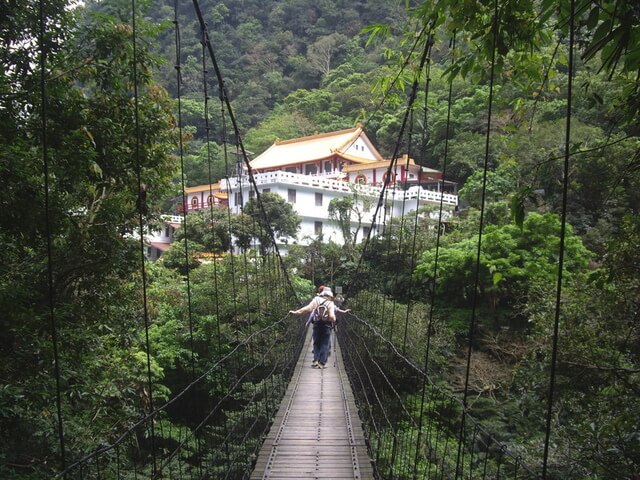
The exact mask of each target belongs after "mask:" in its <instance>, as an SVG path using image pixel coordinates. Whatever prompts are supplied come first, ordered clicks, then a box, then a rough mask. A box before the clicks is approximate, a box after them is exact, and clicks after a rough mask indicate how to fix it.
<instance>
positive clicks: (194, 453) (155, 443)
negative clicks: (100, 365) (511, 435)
mask: <svg viewBox="0 0 640 480" xmlns="http://www.w3.org/2000/svg"><path fill="white" fill-rule="evenodd" d="M193 4H194V11H195V15H196V16H197V17H198V19H199V22H200V25H201V32H200V34H201V37H202V47H203V49H202V54H203V55H202V64H203V67H202V75H203V78H204V81H203V99H204V104H205V111H204V112H203V113H204V119H205V123H206V132H207V136H209V132H210V130H211V128H210V125H209V121H210V120H209V118H210V115H209V111H210V109H211V106H210V95H209V91H208V88H209V87H208V85H209V80H210V79H208V78H207V73H208V71H209V68H210V67H212V68H213V71H214V73H215V79H214V81H215V83H216V84H217V86H218V87H217V92H216V93H217V95H218V98H219V99H220V104H221V105H220V106H221V110H222V111H223V112H224V120H223V121H224V122H228V124H227V123H225V130H224V131H225V135H227V133H226V128H227V127H229V129H230V130H231V134H230V135H228V136H229V137H231V136H232V137H233V138H234V139H235V142H236V144H235V147H236V149H237V150H238V151H239V152H241V154H242V156H243V157H244V160H245V167H246V169H247V174H248V176H249V179H250V180H251V178H252V177H251V175H252V172H251V167H250V164H249V161H248V159H247V155H246V152H245V150H244V146H243V144H242V141H241V138H242V136H241V134H240V131H239V129H238V126H237V123H236V120H235V118H234V115H233V110H232V107H231V103H230V99H229V97H228V95H227V92H226V89H225V86H224V76H223V72H222V70H221V69H220V67H219V65H218V63H217V61H216V53H215V51H214V45H212V43H211V42H210V41H209V38H208V32H207V26H206V20H205V18H204V16H203V14H202V12H201V10H200V7H199V5H198V2H197V0H194V1H193ZM495 5H496V10H495V14H494V18H493V24H492V25H493V29H494V30H495V29H496V28H497V21H498V14H499V12H498V2H497V1H496V2H495ZM136 15H137V13H136V10H135V2H134V3H133V8H132V22H131V23H132V29H133V42H134V51H135V41H136ZM174 26H175V32H176V71H177V76H176V83H177V91H178V93H179V92H180V81H181V77H180V69H181V65H180V29H179V21H178V15H177V13H176V16H175V19H174ZM571 33H572V35H573V32H571ZM433 34H434V33H433V31H432V29H431V28H430V26H428V25H426V26H425V27H424V28H423V30H422V31H421V32H420V34H419V35H418V36H417V40H416V45H414V48H415V47H416V46H418V45H421V46H422V47H423V48H424V50H423V52H422V55H421V58H420V65H419V66H418V71H421V72H426V77H425V78H427V79H428V75H429V72H428V69H429V65H430V55H431V46H432V45H433V41H432V36H433ZM494 37H495V34H494ZM571 42H573V37H572V38H571ZM571 45H573V44H571ZM494 51H495V44H494ZM571 51H572V50H570V52H571ZM569 62H570V63H569V71H572V69H573V64H572V63H571V62H572V58H570V60H569ZM43 64H45V65H46V58H45V62H43ZM494 64H495V58H494V62H493V64H492V65H491V80H490V82H491V83H490V87H491V90H490V96H489V104H488V106H487V113H488V114H487V117H488V120H487V134H486V152H485V162H484V168H485V175H486V169H487V158H488V152H489V143H490V136H489V131H490V129H491V121H492V116H491V107H492V93H493V68H494ZM134 68H135V62H134ZM43 69H44V68H43ZM135 75H136V74H135V73H134V76H135ZM419 81H420V80H419V79H418V78H416V79H415V81H414V83H413V85H412V89H411V91H410V94H409V99H408V105H407V108H406V114H405V115H404V118H403V123H402V125H401V128H400V130H399V132H398V142H397V144H396V149H395V151H394V154H393V162H394V163H395V162H397V161H398V159H399V158H400V157H401V155H400V153H401V152H400V148H401V144H402V139H403V138H405V137H406V136H407V135H410V134H411V133H412V132H411V131H409V127H408V125H409V124H410V123H411V122H410V117H411V115H412V114H413V108H414V102H415V98H416V93H417V89H418V86H419ZM569 82H571V75H569ZM43 84H44V82H43ZM569 91H570V90H569ZM46 94H47V91H46V85H45V86H43V91H42V95H43V97H46ZM134 95H137V91H136V92H134ZM450 95H451V92H450ZM569 98H570V94H569ZM136 101H137V99H136ZM43 104H46V102H45V101H43ZM570 108H571V105H570V100H569V105H568V115H567V117H568V118H569V119H570V118H571V110H570ZM449 113H450V112H449ZM176 116H177V119H178V128H181V111H180V96H178V112H177V115H176ZM43 122H44V124H43V129H44V130H45V131H46V128H47V125H46V115H43ZM447 134H448V126H447ZM136 135H138V136H139V135H140V132H139V131H138V132H136ZM567 135H568V136H569V135H570V125H567ZM43 136H44V138H45V139H46V135H43ZM182 138H183V135H182V132H181V134H180V158H181V160H182V161H183V162H184V154H183V146H182ZM224 141H225V148H226V143H227V141H228V139H227V138H225V139H224ZM409 143H410V142H409ZM567 145H569V137H567ZM567 148H568V147H567ZM44 150H45V153H44V162H45V165H46V162H47V161H48V159H47V153H46V148H45V149H44ZM445 156H446V153H445ZM409 157H410V155H407V161H408V159H409ZM566 161H567V162H568V150H567V158H566ZM140 164H141V161H140V159H139V158H138V167H139V172H138V188H139V191H140V194H141V196H142V191H143V179H142V176H141V171H142V170H141V167H140ZM566 165H567V163H565V168H566ZM228 169H229V172H232V171H233V169H232V168H229V167H228ZM390 169H391V166H390ZM443 173H444V175H445V177H446V158H445V169H444V172H443ZM229 174H230V175H232V173H229ZM566 177H567V176H566V175H565V178H566ZM183 179H184V175H183ZM210 180H211V181H210V183H213V179H210ZM443 181H444V180H443ZM182 187H183V191H184V189H185V185H184V181H183V186H182ZM251 188H252V189H253V191H254V193H255V197H256V199H257V201H258V204H259V205H261V204H260V193H261V192H260V190H259V189H258V188H257V186H256V185H255V182H254V181H251ZM391 188H396V187H391V186H390V185H389V184H385V188H384V189H383V190H382V192H381V194H380V199H379V202H378V204H377V206H376V210H375V213H374V215H373V216H374V223H375V224H382V225H383V229H382V230H383V232H386V235H384V234H383V238H390V237H391V236H392V235H391V234H390V233H389V232H390V231H391V229H393V228H395V227H396V226H397V223H398V222H396V223H395V225H394V222H393V221H391V220H376V219H379V218H380V214H381V213H382V212H381V210H382V207H383V205H384V203H385V199H386V196H387V195H389V191H390V189H391ZM565 189H566V185H565ZM483 195H484V192H483ZM441 198H442V197H441ZM483 198H484V197H483ZM565 201H566V199H565ZM439 207H440V208H439V217H438V220H439V222H442V218H443V204H442V202H440V205H439ZM141 208H142V206H141ZM187 210H188V208H183V219H182V221H183V228H185V229H188V228H189V218H188V214H187ZM262 213H263V215H264V218H265V224H266V225H268V224H269V222H268V219H267V216H266V212H264V209H263V211H262ZM482 215H484V211H483V212H482V213H481V217H480V230H479V232H478V237H479V241H478V257H477V265H478V266H477V268H476V271H475V275H476V277H475V282H476V283H475V288H474V289H473V291H474V292H477V290H478V284H477V282H478V268H479V264H480V251H481V248H482V247H481V242H482V233H483V232H482V228H483V217H482ZM417 218H418V217H417V216H415V222H417ZM396 220H398V219H396ZM386 222H388V223H386ZM212 223H215V222H213V221H212ZM144 227H145V225H144V221H143V215H142V212H141V214H140V231H141V232H142V231H144ZM406 227H407V226H406V225H402V228H406ZM413 228H414V232H415V228H416V227H415V225H414V227H413ZM373 231H374V229H373V228H371V229H369V230H368V235H367V238H366V239H365V240H364V246H363V254H362V256H361V257H360V260H359V263H358V264H357V266H356V267H355V268H354V272H353V280H352V283H351V284H350V285H349V289H348V290H347V295H346V298H347V301H348V302H349V306H350V308H351V309H352V310H353V313H349V314H344V315H343V316H342V317H341V318H340V319H339V322H338V327H337V330H336V332H335V333H334V343H333V349H332V350H333V351H332V354H331V357H330V362H329V364H328V367H327V368H326V369H322V370H319V369H314V368H312V366H311V356H310V350H311V336H310V332H309V331H308V329H307V328H306V327H305V325H304V321H302V320H301V319H298V318H295V317H293V316H291V315H289V314H287V313H286V312H287V311H288V308H291V307H294V306H296V305H300V304H301V302H302V300H301V299H300V298H298V295H297V293H296V290H295V289H294V288H293V286H292V282H291V279H290V278H289V275H288V272H287V268H286V265H285V262H284V261H283V258H282V256H281V255H280V252H279V251H278V247H277V245H278V244H277V242H276V240H275V238H273V232H271V236H272V239H273V242H272V244H273V246H274V251H273V252H271V253H268V254H266V255H261V256H258V254H257V253H248V252H246V251H245V252H240V253H237V252H233V251H230V252H229V253H228V255H227V256H226V260H225V263H224V265H223V264H222V263H220V265H219V264H218V263H219V262H217V261H214V262H213V263H212V267H211V269H210V273H211V285H213V287H212V292H213V295H212V297H213V301H212V309H213V310H214V313H215V314H216V315H217V316H218V317H219V316H220V315H221V313H220V311H219V310H220V308H221V306H220V303H219V301H218V298H219V297H220V296H222V295H227V296H229V297H230V298H233V311H232V312H231V313H230V317H232V318H233V319H234V321H236V322H238V323H239V324H241V325H242V327H241V328H240V327H238V328H237V329H236V330H235V331H234V333H233V334H231V333H229V332H223V331H222V330H221V327H220V324H219V323H218V325H217V326H216V328H217V331H216V332H215V333H216V338H217V344H215V343H216V342H214V345H213V347H212V348H215V349H217V352H216V355H215V360H214V361H211V362H209V363H207V364H206V365H203V364H198V365H197V368H196V363H197V360H196V359H195V358H194V355H193V351H192V352H191V355H192V361H193V362H194V366H193V374H192V376H191V377H190V378H188V379H184V382H183V383H184V385H183V388H182V389H181V390H180V391H179V392H174V393H171V394H170V395H169V396H168V398H163V397H162V396H161V395H160V394H158V393H157V392H156V385H155V382H154V380H153V379H152V375H151V367H150V363H151V362H150V360H149V357H147V366H148V375H147V379H146V386H145V392H146V393H147V396H146V397H145V402H144V403H145V405H146V410H145V411H144V412H143V414H141V415H140V418H139V420H137V421H136V422H135V423H134V424H133V425H128V426H127V428H126V429H123V431H122V432H120V433H119V434H118V435H116V436H115V437H114V436H112V437H110V438H108V439H107V440H105V441H103V442H101V443H100V444H98V445H96V447H95V449H93V450H92V451H90V452H84V454H79V453H78V452H73V453H70V452H69V449H68V444H66V443H65V441H64V440H65V432H64V419H63V418H62V413H61V409H60V408H59V409H58V412H57V413H58V417H59V420H60V421H59V425H58V426H59V428H58V434H59V437H60V451H61V454H60V459H61V460H60V468H59V469H58V474H57V476H56V478H64V479H80V478H86V479H131V478H135V479H138V478H139V479H147V478H149V479H168V478H172V479H173V478H175V479H209V478H211V479H347V478H350V479H351V478H353V479H361V480H367V479H374V478H383V479H414V480H415V479H453V478H455V479H458V478H460V479H462V478H469V479H479V478H512V479H533V478H540V477H542V478H546V470H547V458H548V450H549V432H550V429H551V422H550V418H551V411H552V408H553V388H554V377H553V376H554V368H555V364H554V363H553V362H555V354H556V351H557V345H556V343H555V342H556V341H557V326H558V315H559V314H557V315H556V323H555V328H556V331H555V336H554V345H553V347H552V351H553V353H554V355H553V359H552V364H551V365H550V372H551V377H550V386H549V395H548V398H547V399H545V401H546V402H547V404H548V412H547V424H546V439H545V443H544V447H543V451H541V452H539V456H540V457H542V458H543V460H542V461H541V462H540V465H536V466H531V465H528V464H527V463H526V462H525V461H524V460H523V459H522V457H521V455H520V453H521V452H518V451H516V450H513V449H512V448H510V446H509V445H508V444H505V443H503V442H501V441H499V440H498V439H496V438H495V437H494V435H493V434H492V432H491V431H490V429H488V428H486V427H485V426H483V424H482V422H480V421H478V420H476V419H475V418H473V416H472V415H471V410H470V408H469V370H470V364H471V352H472V345H473V341H474V334H475V333H476V329H477V313H476V305H477V301H476V299H475V298H474V303H473V305H474V306H473V311H472V313H471V318H470V330H469V332H468V335H467V337H466V339H465V344H466V345H467V346H468V353H467V359H466V372H465V375H464V376H465V382H464V388H463V389H462V392H455V393H454V392H453V391H452V390H450V389H448V388H447V387H446V386H443V385H441V384H440V383H439V382H438V381H436V380H434V379H433V378H432V375H431V374H430V369H429V366H430V360H431V359H430V341H431V337H430V332H431V331H432V330H433V325H432V321H433V314H434V309H435V308H436V306H437V304H438V301H437V299H436V298H435V290H436V289H435V286H434V285H432V286H431V288H429V289H427V290H425V292H424V298H425V300H426V303H427V304H428V305H429V309H427V311H426V313H425V316H424V323H423V324H422V325H421V327H422V328H423V329H424V331H422V332H417V331H415V330H412V327H411V326H410V325H409V317H410V312H411V311H412V309H413V307H414V305H411V303H410V302H409V304H404V305H402V304H400V303H397V302H396V301H395V300H393V299H390V298H387V297H385V296H384V295H380V294H374V293H369V292H368V291H367V285H366V283H363V282H366V279H367V278H370V276H369V275H365V274H364V271H365V269H366V267H365V266H364V262H363V258H364V257H365V256H366V255H367V254H368V252H369V250H368V246H369V245H370V244H371V243H372V242H373V241H374V240H375V239H374V238H373V233H372V232H373ZM436 231H438V232H440V231H441V228H440V226H438V227H437V229H436ZM563 234H564V229H563ZM229 235H231V233H230V229H229ZM399 238H401V240H400V242H399V244H398V243H395V244H394V245H393V246H392V247H391V246H390V247H389V248H393V249H397V250H398V253H401V254H402V256H403V258H407V259H409V261H410V263H411V265H410V267H411V268H413V267H415V262H416V251H415V235H414V236H413V237H412V236H411V235H407V236H404V237H403V235H401V234H400V235H399ZM412 241H413V244H412ZM439 242H440V236H439V234H438V238H437V245H436V252H437V249H438V246H439ZM390 245H391V244H390ZM144 248H145V246H144V238H143V236H142V233H141V234H140V252H141V259H142V260H141V269H142V275H141V277H142V278H143V281H144V280H145V279H146V275H145V270H144V269H145V266H144V264H145V262H144ZM188 248H189V245H188V242H185V258H187V262H188V258H189V251H188ZM560 248H561V250H560V252H559V254H560V265H559V269H558V272H559V273H558V276H559V279H558V289H559V290H560V288H561V284H562V279H561V274H562V269H563V266H562V258H563V257H562V248H563V238H561V241H560ZM252 255H253V256H252ZM436 255H437V253H436ZM49 261H51V258H49ZM437 265H438V264H437V262H436V267H435V269H436V271H435V272H434V278H437ZM186 285H187V290H188V289H189V288H190V279H189V272H188V269H187V277H186ZM255 286H260V287H262V288H264V289H265V290H266V289H268V290H269V291H270V292H271V294H269V295H268V296H262V297H260V296H259V294H258V293H257V292H258V291H260V288H254V287H255ZM51 288H52V289H53V286H52V285H51ZM474 295H475V293H474ZM187 297H189V295H187ZM558 303H559V294H558ZM191 309H192V308H191V305H189V309H188V310H189V312H191ZM52 311H53V309H52ZM558 311H559V304H558ZM143 317H144V322H145V326H146V329H147V332H148V328H149V323H150V317H151V313H150V312H149V311H148V309H147V303H146V298H145V302H144V312H143ZM55 321H56V318H55V315H54V314H53V313H52V325H53V328H54V330H55ZM189 322H191V319H190V318H189ZM385 322H387V323H386V327H387V328H386V329H384V328H382V327H383V326H384V325H385ZM389 322H392V323H391V326H390V329H389ZM394 322H395V323H394ZM190 329H191V326H190ZM389 332H390V333H389ZM223 335H226V336H227V339H228V341H227V342H225V343H223V342H221V340H220V339H221V338H222V336H223ZM53 338H54V342H55V341H56V337H55V335H53ZM192 342H193V339H192ZM410 344H413V345H414V347H415V345H416V344H417V345H419V347H418V348H417V349H416V348H413V349H410V348H409V345H410ZM152 349H153V347H152V345H150V344H149V336H148V334H147V344H146V352H147V355H149V352H150V351H151V350H152ZM410 350H411V351H414V352H415V351H416V350H417V351H421V352H424V354H423V356H422V357H420V356H418V357H417V358H416V357H415V355H412V354H411V353H410ZM56 362H57V359H56ZM58 388H59V387H58ZM160 399H162V400H160ZM59 403H60V392H59V391H58V404H59ZM176 419H178V421H176Z"/></svg>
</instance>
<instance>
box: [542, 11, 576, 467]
mask: <svg viewBox="0 0 640 480" xmlns="http://www.w3.org/2000/svg"><path fill="white" fill-rule="evenodd" d="M569 5H570V13H569V65H568V69H569V72H568V74H567V75H568V76H567V121H566V125H565V145H564V170H563V179H562V213H561V223H560V246H559V253H558V255H559V258H558V281H557V284H556V304H555V317H554V322H553V345H552V347H551V373H550V378H549V395H548V398H547V415H546V428H545V437H544V453H543V458H542V478H543V480H544V479H546V478H547V469H548V462H549V441H550V437H551V414H552V411H553V396H554V392H555V384H556V364H557V359H558V336H559V329H560V302H561V299H562V278H563V275H562V274H563V268H564V250H565V236H566V231H567V193H568V190H569V156H570V150H571V143H570V142H571V113H572V111H571V108H572V92H573V69H574V57H573V55H574V54H573V49H574V43H575V31H574V30H575V28H574V22H575V0H570V1H569Z"/></svg>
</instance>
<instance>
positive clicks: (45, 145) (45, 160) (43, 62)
mask: <svg viewBox="0 0 640 480" xmlns="http://www.w3.org/2000/svg"><path fill="white" fill-rule="evenodd" d="M44 2H45V0H40V2H39V3H38V8H39V16H40V25H39V28H40V30H39V39H38V43H39V44H40V101H41V102H42V111H41V115H42V118H41V121H42V124H41V128H42V132H41V137H42V169H43V177H44V215H45V219H44V220H45V222H44V223H45V235H46V237H47V295H48V303H49V305H48V306H49V323H50V325H51V346H52V349H53V370H54V376H55V381H56V411H57V416H58V419H57V420H58V425H57V428H58V440H59V444H60V466H61V470H64V469H65V467H66V458H65V457H66V455H65V440H64V423H63V421H62V395H61V391H60V388H61V387H60V357H59V355H58V331H57V326H56V315H55V307H54V300H53V288H54V287H53V246H52V243H53V242H52V235H53V233H52V231H51V205H50V198H49V197H50V194H51V192H50V188H49V142H48V137H47V127H48V125H47V124H48V117H47V102H48V97H47V80H46V76H47V47H46V45H45V31H46V25H45V11H44Z"/></svg>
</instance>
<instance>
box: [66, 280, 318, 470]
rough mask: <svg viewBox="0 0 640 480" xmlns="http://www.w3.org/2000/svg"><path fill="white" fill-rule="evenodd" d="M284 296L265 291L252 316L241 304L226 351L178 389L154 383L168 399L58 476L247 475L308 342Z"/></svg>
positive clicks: (227, 329) (226, 331) (227, 330)
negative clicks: (268, 295)
mask: <svg viewBox="0 0 640 480" xmlns="http://www.w3.org/2000/svg"><path fill="white" fill-rule="evenodd" d="M238 282H239V280H238ZM285 303H286V302H285V301H284V299H282V298H276V297H274V298H273V301H272V303H271V304H269V303H268V302H267V299H262V301H261V311H260V312H259V313H258V312H256V311H253V312H251V315H252V316H253V319H254V320H253V321H252V322H249V321H248V320H247V316H248V313H247V312H243V311H241V310H239V311H238V312H236V318H235V319H234V321H233V323H232V324H226V325H223V326H222V333H221V334H222V335H223V336H224V337H225V339H226V341H225V342H224V345H223V347H222V349H221V350H220V352H218V354H217V355H215V358H213V359H212V360H211V361H209V362H208V364H204V365H203V364H200V365H197V366H196V369H195V370H194V375H193V377H192V378H188V379H185V380H184V381H183V385H184V388H182V389H181V390H180V391H176V392H175V393H171V392H167V391H166V387H163V386H162V385H160V384H153V391H154V392H155V393H154V397H155V398H157V399H159V398H161V397H162V396H163V395H164V396H165V399H166V400H165V401H164V403H163V404H161V405H160V401H159V400H156V403H157V404H158V405H160V406H158V407H156V408H154V409H153V410H152V411H149V412H148V413H143V412H141V414H140V417H139V420H137V421H135V422H134V423H133V424H131V425H128V426H125V427H124V428H120V429H119V431H118V432H115V431H113V432H108V433H105V436H104V438H103V439H102V442H101V444H100V445H98V446H97V447H96V448H95V449H94V450H93V451H91V452H85V453H82V454H81V453H75V455H74V452H71V459H70V461H68V462H67V465H69V466H68V467H67V468H66V469H65V470H64V471H62V472H60V473H58V474H57V475H56V476H55V478H61V479H91V480H93V479H96V480H98V479H132V478H136V479H165V478H172V479H183V478H189V479H191V478H194V479H195V478H208V479H229V480H232V479H241V478H246V477H247V475H248V474H249V473H250V472H251V470H252V469H253V466H254V463H255V460H256V458H257V452H258V451H259V448H260V446H261V445H262V442H263V439H264V437H265V435H266V433H267V432H268V429H269V427H270V424H271V423H272V419H273V417H274V416H275V414H276V412H277V409H278V407H279V404H280V401H281V399H282V397H283V395H284V392H285V391H286V388H287V385H288V383H289V380H290V378H291V375H292V374H293V370H294V368H295V365H296V362H297V360H298V357H299V354H300V351H301V349H302V347H303V345H304V340H305V334H306V331H305V328H304V321H302V320H300V319H298V318H293V317H291V316H290V315H287V314H286V313H285V312H286V310H285V311H283V309H284V307H285V306H286V305H285ZM276 312H280V313H276ZM279 315H283V316H282V317H279ZM249 323H251V324H249ZM219 333H220V332H219ZM211 348H214V347H213V346H211ZM174 380H175V379H174ZM173 383H174V384H175V383H179V381H178V382H175V381H174V382H173ZM163 388H164V390H163ZM145 391H146V387H145ZM147 393H148V392H147ZM74 457H75V458H74Z"/></svg>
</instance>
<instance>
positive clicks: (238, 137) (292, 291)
mask: <svg viewBox="0 0 640 480" xmlns="http://www.w3.org/2000/svg"><path fill="white" fill-rule="evenodd" d="M193 6H194V9H195V11H196V16H197V17H198V21H199V22H200V28H201V29H202V31H203V32H204V41H205V43H206V47H207V50H208V52H209V56H210V58H211V62H212V64H213V67H214V70H215V73H216V76H217V78H218V86H219V88H220V98H221V101H222V102H223V103H224V105H225V106H226V107H227V112H228V115H229V120H230V121H231V125H232V127H233V131H234V134H235V137H236V142H237V144H238V147H239V149H240V152H241V153H242V158H243V160H244V163H245V167H246V169H247V173H248V176H249V181H250V183H251V186H252V187H253V191H254V192H255V195H256V202H257V204H258V206H259V207H260V213H261V214H262V218H263V219H264V223H265V226H267V230H268V233H269V236H270V237H271V240H272V241H273V246H274V249H275V251H276V256H277V257H278V259H279V262H280V264H281V268H282V273H283V275H284V277H285V281H286V283H287V285H288V287H289V294H290V296H291V298H292V299H293V300H295V301H296V302H297V303H299V299H298V298H297V294H296V292H295V289H294V288H293V283H292V282H291V278H290V277H289V274H288V272H287V269H286V268H285V266H284V261H283V259H282V256H281V255H280V250H279V248H278V244H277V242H276V238H275V235H274V233H273V229H272V228H271V226H270V224H269V221H268V217H267V213H266V211H265V209H264V205H263V204H262V202H261V201H260V191H259V190H258V187H257V185H256V183H255V179H254V177H253V170H252V168H251V165H250V164H249V158H248V156H247V152H246V150H245V148H244V144H243V143H242V137H241V135H240V129H239V128H238V124H237V122H236V118H235V115H234V114H233V109H232V108H231V102H230V100H229V96H228V95H227V93H226V87H225V85H224V80H223V79H222V73H221V70H220V68H219V66H218V62H217V60H216V56H215V53H214V51H213V47H212V46H211V42H210V41H209V35H208V33H207V32H208V30H207V25H206V23H205V21H204V17H203V16H202V10H201V8H200V4H199V2H198V0H193Z"/></svg>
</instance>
